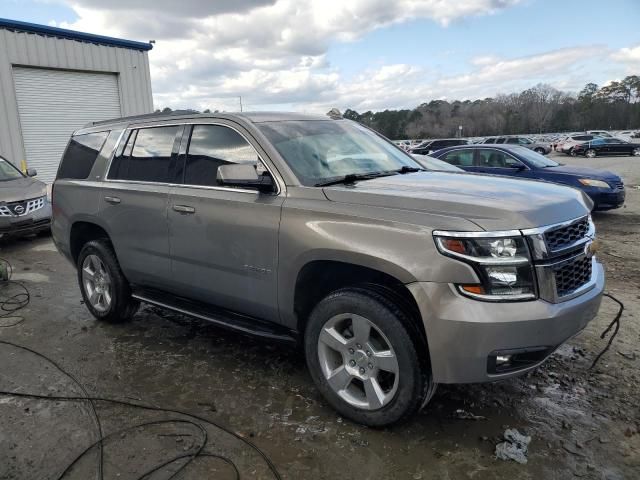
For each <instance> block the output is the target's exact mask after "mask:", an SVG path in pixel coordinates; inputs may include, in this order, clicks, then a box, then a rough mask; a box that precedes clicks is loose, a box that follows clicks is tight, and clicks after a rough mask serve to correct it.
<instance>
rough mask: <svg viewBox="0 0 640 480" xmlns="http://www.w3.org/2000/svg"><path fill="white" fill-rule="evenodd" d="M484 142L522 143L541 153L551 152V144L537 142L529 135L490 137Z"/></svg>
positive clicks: (523, 145)
mask: <svg viewBox="0 0 640 480" xmlns="http://www.w3.org/2000/svg"><path fill="white" fill-rule="evenodd" d="M482 143H483V144H487V143H491V144H498V145H501V144H507V145H520V146H522V147H526V148H528V149H530V150H533V151H534V152H537V153H539V154H541V155H547V154H548V153H549V152H551V145H550V144H549V143H542V142H536V141H534V140H532V139H531V138H528V137H519V136H508V137H489V138H486V139H485V140H484V141H483V142H482Z"/></svg>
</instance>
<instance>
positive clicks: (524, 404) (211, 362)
mask: <svg viewBox="0 0 640 480" xmlns="http://www.w3.org/2000/svg"><path fill="white" fill-rule="evenodd" d="M562 160H563V161H564V162H566V163H573V164H589V165H593V166H598V167H606V168H608V169H610V170H613V171H615V172H618V173H620V174H621V175H622V176H623V178H624V180H625V183H626V184H627V187H628V189H627V195H628V196H627V199H628V200H627V205H626V208H623V209H619V210H617V211H613V212H610V213H602V214H596V215H595V216H594V218H595V222H596V225H597V228H598V233H599V236H600V239H601V240H602V252H601V254H600V259H601V260H602V262H603V263H604V264H605V267H606V270H607V277H608V286H607V290H608V291H609V292H610V293H612V294H613V295H615V296H616V297H617V298H619V299H620V300H621V301H622V302H624V304H625V307H626V309H625V311H624V314H623V316H622V319H621V328H620V333H619V334H618V336H617V338H616V339H615V341H614V342H613V345H612V347H611V349H610V350H609V351H608V352H607V353H606V354H605V355H604V356H603V357H602V359H601V361H600V363H599V364H598V366H597V367H596V368H595V369H594V370H589V366H590V364H591V362H592V361H593V359H594V357H595V356H596V354H597V353H598V352H599V351H600V350H601V349H602V348H603V347H604V346H605V344H606V340H602V339H600V338H599V335H600V333H601V332H602V331H603V330H604V329H605V327H606V326H607V325H608V323H609V322H610V321H611V320H612V319H613V317H614V315H615V313H616V308H617V306H616V304H615V303H614V302H612V301H611V300H608V299H605V300H604V301H603V305H602V308H601V310H600V314H599V315H598V317H597V318H596V319H595V320H594V321H593V322H592V323H591V324H590V325H589V326H588V327H587V329H586V330H585V331H583V332H582V333H581V334H580V335H578V336H577V337H576V338H574V339H572V340H571V341H570V342H569V343H568V344H566V345H565V346H564V347H562V348H561V349H560V351H558V352H557V353H556V354H554V355H553V357H552V358H551V359H550V360H549V361H548V362H547V363H546V364H545V365H544V366H543V367H542V368H540V369H538V370H537V371H536V372H534V373H532V374H529V375H527V376H525V377H523V378H519V379H514V380H509V381H504V382H502V383H496V384H489V385H461V386H441V387H440V388H439V389H438V392H437V394H436V396H435V397H434V399H433V401H432V402H431V403H430V404H429V406H428V407H427V408H426V409H425V410H424V411H423V412H422V413H420V414H419V415H417V416H416V417H415V418H413V419H412V420H411V421H409V422H408V423H405V424H403V425H400V426H397V427H394V428H389V429H385V430H374V429H369V428H365V427H362V426H359V425H355V424H352V423H350V422H348V421H346V420H343V419H341V418H340V417H339V416H338V415H337V414H336V413H335V412H334V411H333V410H331V409H330V408H329V407H328V406H327V405H326V404H325V402H324V401H323V400H322V398H320V396H319V394H318V392H317V391H316V390H315V388H314V387H313V385H312V382H311V380H310V378H309V375H308V374H307V372H306V369H305V365H304V360H303V357H302V355H301V354H300V353H298V352H296V351H293V350H289V349H287V348H284V347H281V346H277V345H270V344H267V343H264V342H262V341H258V340H254V339H250V338H247V337H244V336H240V335H237V334H233V333H229V332H226V331H223V330H220V329H218V328H215V327H213V326H211V325H210V324H207V323H206V322H203V321H198V320H193V319H189V318H186V317H183V316H180V315H176V314H173V313H169V312H166V311H161V310H158V309H155V308H151V307H146V308H144V309H142V310H141V311H140V312H139V313H138V314H137V315H136V317H135V319H134V320H133V322H131V323H128V324H123V325H110V324H105V323H100V322H96V321H95V320H94V319H93V318H92V317H91V316H90V315H89V313H88V311H87V310H86V309H85V307H84V306H83V305H82V304H81V297H80V293H79V291H78V287H77V285H76V277H75V271H74V270H73V269H72V267H71V266H70V265H69V264H68V263H66V261H65V260H63V259H62V258H61V257H60V255H58V253H57V252H56V251H55V249H54V247H53V244H52V241H51V239H50V238H48V237H44V238H33V239H25V240H19V241H15V242H9V243H3V244H2V245H0V256H2V257H5V258H7V259H8V260H9V261H10V262H11V263H12V264H13V267H14V279H15V280H20V281H21V282H23V283H24V285H25V286H27V287H28V289H29V291H30V292H31V302H30V304H29V305H28V306H27V307H26V308H25V309H23V310H22V311H21V312H20V315H22V316H23V317H24V318H23V321H22V322H21V323H19V324H17V325H15V326H8V325H10V324H12V323H14V322H16V321H17V319H7V318H5V319H0V325H3V327H2V328H0V390H2V391H14V392H21V393H30V394H38V395H47V396H52V395H53V396H63V397H84V396H86V395H90V396H92V397H106V398H109V399H120V400H122V401H126V402H134V403H144V404H147V405H155V406H160V407H163V408H167V409H173V410H181V411H187V412H190V413H191V414H194V415H197V416H200V417H202V418H204V419H206V420H208V422H211V423H207V422H205V421H203V420H194V419H193V418H192V417H187V416H185V415H181V414H179V413H172V412H167V411H150V410H143V409H140V408H137V407H133V406H127V405H122V404H114V403H108V402H103V401H95V402H94V405H95V413H96V414H97V416H98V418H99V419H100V427H101V429H102V431H103V435H104V436H106V439H105V441H104V445H103V452H102V456H103V462H102V465H103V478H104V479H108V480H111V479H134V478H140V477H141V476H142V475H143V474H144V473H145V472H147V471H150V470H152V469H153V468H154V467H156V466H159V465H161V464H162V463H164V462H168V461H170V460H171V459H172V458H176V457H183V458H179V459H178V460H176V461H174V462H173V463H171V464H169V466H168V467H167V468H165V469H163V470H160V471H156V472H153V473H151V474H150V475H149V476H148V477H145V478H152V479H160V478H169V477H170V476H171V474H173V473H175V472H176V471H177V470H178V469H179V468H180V467H184V468H183V469H182V470H181V471H180V472H179V473H178V475H176V476H175V478H183V479H205V478H206V479H208V478H215V479H227V478H229V479H231V478H236V472H235V469H236V468H237V470H238V473H239V477H240V478H275V474H274V473H273V471H271V470H270V467H269V464H268V461H267V460H266V459H269V461H270V462H272V464H273V467H272V468H273V469H274V470H277V472H279V474H280V475H281V476H282V478H288V479H302V478H360V479H365V478H371V479H387V478H409V479H431V478H434V479H435V478H438V479H441V478H443V479H466V478H476V479H529V478H536V479H567V478H573V477H579V478H587V479H604V478H606V479H634V478H640V434H639V433H638V431H639V430H640V407H639V404H640V374H639V367H640V346H639V340H640V326H639V323H638V316H639V312H640V309H639V307H640V289H639V288H638V287H639V286H640V259H639V257H640V247H639V243H640V189H638V185H640V160H639V159H636V158H629V157H623V158H615V159H609V158H598V159H593V160H585V159H572V158H568V157H562ZM11 288H16V289H17V288H18V287H11ZM12 291H13V292H15V293H18V290H12ZM7 293H9V291H8V290H7V289H6V288H4V289H3V290H0V294H2V295H3V296H5V297H6V295H7ZM6 342H10V343H12V344H15V345H19V346H21V347H27V348H29V349H32V350H33V351H28V350H25V349H24V348H19V347H17V346H14V345H11V344H9V343H6ZM35 352H37V353H39V354H41V355H44V357H42V356H38V354H37V353H35ZM45 357H46V358H48V359H49V360H52V361H54V362H56V364H57V365H58V366H60V367H61V368H62V369H64V370H65V371H66V372H67V374H63V373H61V371H60V370H58V369H57V367H56V366H54V364H52V363H50V362H49V360H47V359H46V358H45ZM69 374H70V375H73V377H75V379H77V382H79V383H80V384H82V386H83V388H84V389H85V390H86V392H83V390H82V389H81V388H80V387H79V386H78V385H77V384H75V383H74V381H73V380H72V379H71V377H69ZM459 410H463V411H464V412H467V413H470V414H472V415H475V416H478V419H468V418H466V419H465V418H461V417H467V415H466V414H464V413H460V412H459ZM141 423H145V424H146V425H145V426H143V427H138V428H136V427H135V425H138V424H141ZM216 424H217V426H216ZM507 427H515V428H517V429H518V430H519V431H520V432H521V433H526V434H527V435H530V436H531V437H532V440H531V443H530V445H529V455H528V463H527V464H526V465H522V464H519V463H515V462H513V461H503V460H497V459H496V458H495V457H494V450H495V445H496V443H497V442H498V441H500V437H501V435H502V434H503V432H504V430H505V428H507ZM97 428H98V427H97V424H96V420H95V417H94V413H93V411H92V409H91V405H90V404H89V403H88V402H86V401H82V400H74V401H69V400H65V401H52V400H43V399H37V398H19V397H14V396H7V395H4V394H0V479H25V480H32V479H55V478H67V479H93V478H99V473H98V468H99V465H100V461H99V457H100V455H99V449H98V448H96V447H94V448H93V449H89V450H88V451H87V453H86V454H85V455H82V454H83V452H84V451H85V450H86V449H88V448H89V447H90V446H91V445H92V443H93V442H95V441H96V438H97ZM114 432H115V433H114ZM205 435H206V439H205ZM250 442H251V443H253V444H255V446H256V447H257V449H259V450H257V449H254V448H253V447H252V446H251V443H250ZM260 452H262V453H263V454H264V457H263V456H262V455H261V453H260ZM196 453H199V454H200V456H199V457H198V458H197V459H195V460H192V461H189V460H190V459H192V458H193V455H195V454H196ZM76 458H79V460H78V461H77V462H76V463H75V464H74V465H73V466H72V468H70V470H68V471H65V469H67V468H68V467H69V466H70V465H71V464H72V463H73V461H74V459H76ZM187 462H188V463H187Z"/></svg>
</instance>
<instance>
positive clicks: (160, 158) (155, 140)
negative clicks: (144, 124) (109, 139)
mask: <svg viewBox="0 0 640 480" xmlns="http://www.w3.org/2000/svg"><path fill="white" fill-rule="evenodd" d="M182 128H183V127H182V126H172V127H154V128H142V129H140V130H138V131H137V132H132V133H131V134H130V136H129V139H128V140H127V143H126V146H125V148H124V150H123V152H122V154H121V155H118V156H117V157H116V158H114V161H113V162H112V166H111V169H110V170H109V178H114V179H120V180H137V181H145V182H160V183H165V182H169V181H170V167H171V159H172V151H173V145H174V142H175V140H176V135H177V134H178V132H180V131H181V130H182Z"/></svg>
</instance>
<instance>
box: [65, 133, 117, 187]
mask: <svg viewBox="0 0 640 480" xmlns="http://www.w3.org/2000/svg"><path fill="white" fill-rule="evenodd" d="M108 135H109V132H98V133H87V134H85V135H74V136H73V137H71V141H70V142H69V146H68V147H67V150H66V151H65V152H64V156H63V157H62V163H61V164H60V168H59V169H58V178H61V179H62V178H70V179H77V180H81V179H85V178H88V177H89V173H91V169H92V168H93V164H94V163H96V159H97V158H98V154H99V153H100V150H101V149H102V146H103V145H104V142H105V140H106V139H107V136H108Z"/></svg>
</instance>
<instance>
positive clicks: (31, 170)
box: [27, 168, 38, 177]
mask: <svg viewBox="0 0 640 480" xmlns="http://www.w3.org/2000/svg"><path fill="white" fill-rule="evenodd" d="M36 175H38V171H37V170H36V169H35V168H27V177H35V176H36Z"/></svg>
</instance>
